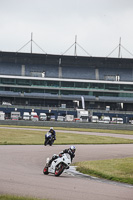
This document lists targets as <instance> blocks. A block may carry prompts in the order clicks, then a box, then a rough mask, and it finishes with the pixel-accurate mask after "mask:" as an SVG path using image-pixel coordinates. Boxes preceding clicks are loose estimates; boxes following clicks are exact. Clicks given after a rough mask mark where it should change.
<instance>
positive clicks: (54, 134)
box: [49, 127, 56, 140]
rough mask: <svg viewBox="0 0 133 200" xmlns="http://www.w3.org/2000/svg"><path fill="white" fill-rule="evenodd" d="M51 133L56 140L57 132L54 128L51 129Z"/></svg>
mask: <svg viewBox="0 0 133 200" xmlns="http://www.w3.org/2000/svg"><path fill="white" fill-rule="evenodd" d="M49 133H51V135H52V138H53V139H54V140H56V132H55V130H54V129H53V127H51V128H50V130H49Z"/></svg>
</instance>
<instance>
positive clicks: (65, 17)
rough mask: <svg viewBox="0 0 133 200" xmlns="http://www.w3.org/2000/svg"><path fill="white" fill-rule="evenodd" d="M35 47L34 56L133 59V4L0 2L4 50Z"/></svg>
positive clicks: (110, 0) (103, 0) (119, 0)
mask: <svg viewBox="0 0 133 200" xmlns="http://www.w3.org/2000/svg"><path fill="white" fill-rule="evenodd" d="M31 41H32V42H31ZM31 44H32V52H33V53H47V54H60V55H62V54H64V55H74V54H76V55H77V56H93V57H107V56H109V57H118V55H119V52H120V57H122V58H133V0H0V51H9V52H27V53H30V52H31ZM119 46H120V47H121V48H120V50H119ZM75 48H76V51H75Z"/></svg>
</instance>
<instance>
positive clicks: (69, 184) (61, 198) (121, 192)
mask: <svg viewBox="0 0 133 200" xmlns="http://www.w3.org/2000/svg"><path fill="white" fill-rule="evenodd" d="M65 148H68V146H67V145H53V146H52V147H50V146H46V147H45V146H43V145H1V146H0V194H13V195H21V196H32V197H38V198H48V199H52V200H81V199H82V200H88V199H89V200H132V199H133V186H130V185H127V184H119V183H115V182H111V181H104V180H102V179H95V178H92V177H89V176H82V174H75V173H73V170H71V169H70V170H68V172H66V173H63V174H62V175H61V176H60V177H55V176H54V175H44V174H43V173H42V170H43V167H44V164H45V161H46V158H47V157H51V156H52V155H53V154H54V153H57V154H58V153H59V152H60V151H62V150H63V149H65ZM76 148H77V151H76V157H75V159H74V162H77V161H84V160H101V159H111V158H124V157H132V156H133V144H117V145H116V144H112V145H76Z"/></svg>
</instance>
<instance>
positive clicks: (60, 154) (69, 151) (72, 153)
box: [48, 146, 76, 167]
mask: <svg viewBox="0 0 133 200" xmlns="http://www.w3.org/2000/svg"><path fill="white" fill-rule="evenodd" d="M75 151H76V148H75V146H70V148H69V149H65V150H63V151H61V152H60V153H59V156H58V155H56V154H54V155H53V157H52V158H51V160H50V161H49V163H48V166H49V167H50V165H51V163H52V161H53V160H55V159H56V158H58V157H61V156H62V154H64V153H68V154H69V155H70V157H71V162H72V160H73V158H74V157H75Z"/></svg>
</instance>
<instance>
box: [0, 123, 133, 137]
mask: <svg viewBox="0 0 133 200" xmlns="http://www.w3.org/2000/svg"><path fill="white" fill-rule="evenodd" d="M0 127H11V128H13V127H14V128H30V129H47V130H49V128H50V127H41V126H14V125H0ZM54 129H55V130H67V131H83V132H97V133H112V134H123V135H133V131H130V130H108V129H89V128H65V127H55V128H54Z"/></svg>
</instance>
